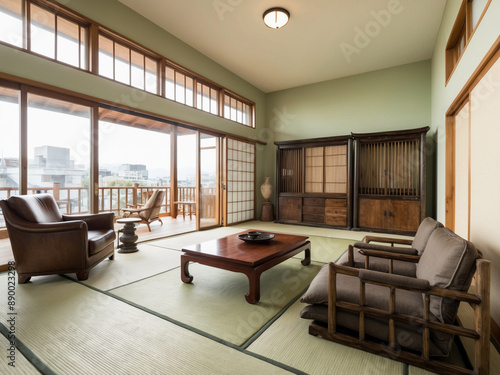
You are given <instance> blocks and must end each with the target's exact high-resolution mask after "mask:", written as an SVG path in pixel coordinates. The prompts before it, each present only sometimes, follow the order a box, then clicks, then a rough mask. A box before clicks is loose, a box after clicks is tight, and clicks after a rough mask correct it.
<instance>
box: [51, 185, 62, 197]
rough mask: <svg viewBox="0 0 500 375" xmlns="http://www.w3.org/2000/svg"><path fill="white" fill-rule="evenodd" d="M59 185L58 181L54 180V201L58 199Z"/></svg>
mask: <svg viewBox="0 0 500 375" xmlns="http://www.w3.org/2000/svg"><path fill="white" fill-rule="evenodd" d="M60 187H61V184H60V183H59V182H54V190H53V195H54V199H55V200H56V201H59V200H60V199H59V195H60V192H59V189H60Z"/></svg>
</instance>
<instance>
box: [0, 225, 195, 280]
mask: <svg viewBox="0 0 500 375" xmlns="http://www.w3.org/2000/svg"><path fill="white" fill-rule="evenodd" d="M161 220H162V221H163V225H161V224H160V222H158V221H155V222H154V223H152V224H151V232H149V231H148V227H147V226H146V225H145V224H139V226H138V228H137V230H136V234H137V236H139V239H138V240H137V242H144V241H150V240H154V239H158V238H163V237H169V236H174V235H176V234H181V233H187V232H193V231H195V230H196V218H195V217H193V218H192V219H190V218H189V217H188V216H186V217H185V218H183V217H182V215H179V216H178V218H177V219H173V218H172V217H170V216H166V217H162V219H161ZM121 227H122V225H121V224H115V230H118V229H120V228H121ZM11 260H14V256H13V255H12V248H11V246H10V241H9V239H8V238H7V239H1V240H0V272H3V271H7V269H8V262H9V261H11Z"/></svg>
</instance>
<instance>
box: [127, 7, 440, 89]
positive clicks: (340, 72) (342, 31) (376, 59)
mask: <svg viewBox="0 0 500 375" xmlns="http://www.w3.org/2000/svg"><path fill="white" fill-rule="evenodd" d="M119 1H120V2H121V3H123V4H125V5H127V6H128V7H130V8H132V9H133V10H134V11H136V12H137V13H139V14H141V15H143V16H144V17H146V18H148V19H149V20H151V21H152V22H154V23H156V24H157V25H159V26H160V27H162V28H163V29H165V30H167V31H168V32H169V33H171V34H173V35H175V36H176V37H177V38H179V39H181V40H182V41H184V42H185V43H187V44H189V45H190V46H192V47H194V48H195V49H197V50H198V51H200V52H201V53H203V54H204V55H206V56H208V57H209V58H211V59H212V60H214V61H216V62H217V63H219V64H220V65H222V66H224V67H225V68H227V69H229V70H230V71H232V72H233V73H235V74H237V75H238V76H240V77H241V78H243V79H245V80H246V81H248V82H250V83H251V84H253V85H254V86H256V87H257V88H259V89H261V90H262V91H264V92H272V91H277V90H282V89H287V88H291V87H296V86H302V85H306V84H310V83H315V82H321V81H326V80H330V79H334V78H339V77H345V76H350V75H353V74H359V73H364V72H369V71H373V70H379V69H384V68H388V67H392V66H397V65H402V64H408V63H412V62H416V61H421V60H426V59H429V58H431V56H432V51H433V48H434V44H435V42H436V38H437V33H438V30H439V26H440V23H441V17H442V15H443V11H444V8H445V5H446V0H309V1H305V0H287V1H285V0H276V1H269V0H119ZM276 6H279V7H283V8H286V9H287V10H288V11H289V12H290V21H289V22H288V24H287V25H286V26H285V27H283V28H282V29H280V30H274V29H270V28H268V27H267V26H265V25H264V23H263V21H262V14H263V13H264V11H265V10H266V9H268V8H271V7H276ZM167 57H168V56H167Z"/></svg>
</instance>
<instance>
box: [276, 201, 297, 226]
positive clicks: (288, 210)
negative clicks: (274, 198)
mask: <svg viewBox="0 0 500 375" xmlns="http://www.w3.org/2000/svg"><path fill="white" fill-rule="evenodd" d="M278 200H279V202H278V212H279V213H280V218H281V219H282V221H284V222H286V223H300V222H301V221H302V198H300V197H279V198H278Z"/></svg>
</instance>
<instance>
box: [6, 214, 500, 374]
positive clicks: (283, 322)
mask: <svg viewBox="0 0 500 375" xmlns="http://www.w3.org/2000/svg"><path fill="white" fill-rule="evenodd" d="M164 226H165V223H164ZM246 229H256V230H262V231H269V232H273V231H275V232H281V233H291V234H302V235H307V236H310V238H311V239H312V243H313V247H312V252H313V253H314V256H313V259H316V260H319V262H320V263H321V262H326V261H328V256H329V255H328V254H329V253H328V251H329V249H330V248H331V247H332V246H331V244H333V243H335V241H336V242H337V244H340V245H337V247H338V248H339V249H340V247H342V246H344V242H342V241H343V240H346V241H347V240H353V241H359V240H362V239H363V237H364V236H365V235H367V234H368V233H366V232H357V231H346V230H334V229H326V228H315V227H304V226H295V225H282V224H275V223H263V222H260V221H252V222H247V223H242V224H239V225H236V226H232V227H226V228H217V229H214V230H210V231H205V232H193V233H188V234H180V235H171V236H168V237H166V238H163V239H160V240H153V241H146V242H142V243H140V244H139V248H140V251H139V252H138V253H133V254H118V255H119V256H117V257H115V260H114V261H112V262H103V263H102V264H101V265H99V266H98V267H96V268H95V269H94V270H92V271H91V277H90V278H89V280H88V281H87V282H83V283H80V282H75V281H76V280H75V279H74V277H73V276H74V275H67V276H65V277H61V276H57V275H54V276H45V277H40V278H37V280H35V282H34V283H30V284H25V285H23V286H18V294H17V298H18V301H19V305H18V306H16V307H19V312H20V313H21V311H22V312H23V315H22V319H23V320H22V323H21V321H20V322H19V324H18V326H17V327H16V328H17V330H18V331H16V332H18V333H19V337H22V343H21V344H22V346H24V347H25V350H23V351H20V352H17V364H18V368H16V369H13V368H11V367H9V366H8V360H7V359H6V356H0V373H1V374H20V373H23V374H36V373H42V374H65V375H66V374H78V375H79V374H94V373H95V371H96V370H97V369H98V370H99V373H100V374H101V373H103V374H113V375H114V374H132V373H133V374H183V375H186V374H231V375H233V374H255V373H259V374H318V375H322V374H346V373H351V374H373V375H375V374H383V375H386V374H394V375H408V374H410V375H425V374H430V373H429V372H427V371H424V370H421V369H418V368H415V367H413V366H408V365H405V364H402V363H399V362H396V361H392V360H390V359H387V358H382V357H379V356H375V355H372V354H369V353H365V352H363V351H360V350H356V349H352V348H349V347H346V346H343V345H339V344H336V343H332V342H329V341H326V340H323V339H321V338H318V337H313V336H310V335H309V334H308V330H307V328H308V324H309V321H307V320H304V319H301V318H300V317H299V312H300V310H301V308H302V307H303V304H302V303H300V301H299V300H295V302H294V301H293V300H292V302H291V303H290V304H289V305H287V306H286V307H285V308H284V309H283V310H282V311H281V312H280V313H279V314H277V315H276V317H275V318H273V319H272V320H271V321H270V323H269V324H266V325H265V326H264V328H263V329H261V330H259V332H258V334H256V335H255V336H254V337H253V338H252V340H251V341H249V342H247V343H245V344H244V345H240V342H238V341H234V343H231V341H230V340H224V339H220V338H218V337H217V336H218V335H217V334H216V333H209V332H211V331H210V330H211V329H213V328H211V327H210V324H208V326H207V324H205V325H204V324H200V325H195V324H193V323H189V319H187V318H188V317H189V315H190V314H193V315H198V316H203V312H204V311H205V312H208V311H210V309H215V308H220V307H217V305H218V304H219V305H223V303H222V302H219V303H210V302H211V301H209V300H206V301H205V302H204V303H202V305H201V306H199V307H198V309H199V311H194V310H189V309H187V310H186V309H184V310H183V311H181V313H180V314H176V313H175V311H173V310H174V309H176V303H173V302H172V299H173V298H174V293H172V292H169V290H171V289H169V288H164V286H169V285H173V287H174V291H175V293H178V290H176V289H175V285H180V286H182V283H181V282H180V280H178V279H179V277H178V272H179V266H180V262H179V254H180V249H181V248H182V247H183V246H184V245H185V244H191V242H193V241H195V242H199V241H202V240H207V239H211V238H218V237H220V236H225V235H227V234H230V233H236V232H238V231H239V230H246ZM146 231H147V228H146ZM153 231H154V229H153ZM146 236H148V234H147V233H146V234H144V237H143V238H142V239H145V237H146ZM403 237H404V236H403ZM336 239H343V240H341V241H338V240H336ZM165 250H168V252H166V251H165ZM152 259H153V264H151V261H152ZM332 260H335V259H332ZM167 264H168V265H169V267H167V268H165V267H166V266H165V265H167ZM165 270H166V271H167V272H169V270H170V272H173V273H174V277H170V275H168V274H166V273H165V272H166V271H165ZM193 270H195V269H194V268H193ZM208 270H211V268H210V267H207V268H206V269H203V270H201V269H199V268H198V269H197V270H195V272H196V277H198V278H200V279H201V277H202V275H203V272H205V271H208ZM210 277H212V276H210ZM224 277H225V275H224ZM0 278H1V279H2V280H1V281H2V282H1V283H0V289H1V290H0V293H1V295H7V294H6V293H7V291H6V290H4V289H5V288H6V285H7V282H6V279H5V278H6V273H3V274H0ZM153 279H157V280H159V282H160V284H158V285H160V286H162V287H161V288H160V290H159V293H160V298H161V299H165V302H168V303H165V304H162V303H161V301H156V300H155V299H154V298H152V297H151V296H145V294H146V293H150V291H151V290H152V289H153V288H154V287H153V286H152V285H155V284H154V282H153V281H154V280H153ZM216 279H217V278H216ZM210 280H211V279H210ZM138 282H140V283H142V286H140V285H138V284H137V287H135V285H136V283H138ZM204 284H205V285H204V286H206V287H209V286H210V285H209V284H210V283H208V282H206V283H204ZM244 284H245V283H244ZM195 286H196V285H195ZM141 288H142V289H141ZM198 288H199V291H201V287H200V284H198ZM163 289H164V291H163ZM122 290H123V292H122ZM220 293H221V295H220V296H218V300H219V301H224V298H230V297H229V296H228V292H227V291H225V292H222V291H221V292H220ZM223 293H224V295H222V294H223ZM225 296H227V297H225ZM144 298H147V299H148V304H147V305H146V307H144V306H141V304H142V302H141V301H142V300H144ZM175 298H178V299H179V298H185V297H183V296H179V295H175ZM4 300H5V299H3V300H0V306H2V307H1V310H0V319H2V322H1V323H2V324H0V331H2V332H0V333H1V334H0V350H1V351H2V352H5V350H6V349H7V347H8V345H9V343H8V341H7V340H5V339H4V338H5V337H7V336H8V332H7V331H6V328H5V327H6V325H5V324H6V323H5V322H6V319H7V315H6V311H7V309H6V305H5V303H6V302H5V301H4ZM132 300H135V301H136V302H132ZM239 300H241V301H243V298H242V295H241V294H240V292H238V300H237V301H236V302H237V303H238V302H240V301H239ZM148 306H149V307H148ZM234 306H236V305H234ZM238 306H239V305H238ZM244 307H246V303H243V307H238V308H244ZM233 310H235V308H233ZM154 311H160V312H161V313H160V314H159V313H155V312H154ZM190 311H191V313H190ZM212 311H213V310H212ZM256 311H257V310H256ZM233 312H234V311H225V310H224V309H222V310H221V311H220V312H219V313H218V314H216V315H215V316H212V317H211V319H219V320H220V321H222V322H223V321H227V322H229V321H230V320H229V319H227V318H225V314H231V313H233ZM465 314H466V315H467V314H469V315H470V313H467V312H465ZM184 315H186V316H184ZM212 315H214V314H212ZM247 315H248V316H247V317H246V318H245V322H246V323H248V324H251V323H252V322H256V321H257V320H258V319H259V317H260V316H261V315H262V314H260V315H259V314H258V313H257V312H250V313H249V314H247ZM163 316H169V317H171V318H166V319H165V318H162V317H163ZM19 318H21V316H19ZM463 320H465V321H466V320H467V319H463ZM186 322H188V323H186ZM228 324H229V323H228ZM2 327H3V328H2ZM204 327H210V329H209V328H204ZM221 329H223V327H222V328H221ZM219 337H221V336H219ZM491 348H492V356H491V372H490V373H491V374H495V373H500V354H499V353H498V352H497V351H496V350H495V348H494V347H493V346H492V347H491ZM33 358H34V360H33ZM40 359H43V360H40ZM75 363H76V364H77V365H76V364H75ZM124 369H126V370H124Z"/></svg>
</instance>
